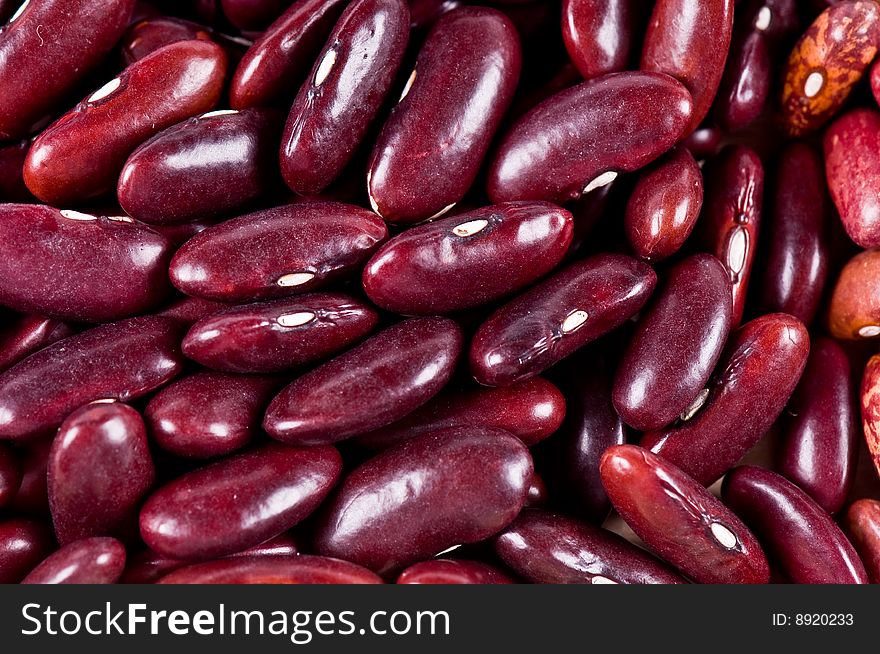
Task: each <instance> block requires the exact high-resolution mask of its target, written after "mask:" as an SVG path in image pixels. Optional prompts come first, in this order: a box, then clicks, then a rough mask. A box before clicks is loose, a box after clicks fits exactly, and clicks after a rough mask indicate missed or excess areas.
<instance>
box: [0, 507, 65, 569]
mask: <svg viewBox="0 0 880 654" xmlns="http://www.w3.org/2000/svg"><path fill="white" fill-rule="evenodd" d="M53 545H54V543H53V541H52V531H51V530H50V529H49V528H48V527H46V525H44V524H43V523H41V522H37V521H36V520H26V519H23V518H12V519H10V520H4V521H0V584H17V583H18V582H20V581H21V580H22V579H24V577H25V576H26V575H27V574H28V573H29V572H30V571H31V570H32V569H33V568H34V567H35V566H36V565H37V564H38V563H39V562H40V561H42V560H43V559H44V558H45V557H46V555H48V554H49V552H51V551H52V550H53V549H54V547H53Z"/></svg>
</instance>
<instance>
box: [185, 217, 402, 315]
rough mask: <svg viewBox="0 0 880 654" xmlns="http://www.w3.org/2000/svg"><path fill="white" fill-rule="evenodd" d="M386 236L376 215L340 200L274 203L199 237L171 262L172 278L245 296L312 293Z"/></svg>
mask: <svg viewBox="0 0 880 654" xmlns="http://www.w3.org/2000/svg"><path fill="white" fill-rule="evenodd" d="M387 236H388V230H387V228H386V227H385V224H384V222H382V220H381V219H380V218H379V217H378V216H376V215H375V214H374V213H372V212H370V211H367V210H365V209H361V208H360V207H355V206H353V205H348V204H341V203H338V202H308V203H303V204H292V205H287V206H283V207H275V208H274V209H267V210H265V211H258V212H257V213H253V214H249V215H247V216H241V217H239V218H233V219H232V220H227V221H226V222H224V223H221V224H219V225H216V226H215V227H210V228H208V229H206V230H205V231H203V232H201V233H199V234H197V235H196V236H194V237H193V238H192V239H191V240H190V241H189V242H188V243H186V244H185V245H184V246H183V247H182V248H180V250H178V252H177V254H176V255H175V256H174V259H172V261H171V270H170V276H171V281H172V283H173V284H174V285H175V286H176V287H177V288H179V289H180V290H181V291H183V292H184V293H187V294H188V295H195V296H198V297H203V298H206V299H209V300H218V301H225V302H241V301H247V300H258V299H264V298H272V297H283V296H286V295H292V294H295V293H301V292H304V291H311V290H314V289H315V288H317V287H319V286H321V285H323V284H325V283H326V282H327V281H330V280H332V279H335V278H339V277H341V276H343V275H346V274H348V273H350V272H352V271H354V270H357V269H359V268H360V267H361V266H362V265H363V264H364V262H366V260H367V259H369V257H370V255H371V254H372V253H373V252H374V251H375V249H376V248H377V247H378V246H379V244H380V243H381V242H382V241H384V240H385V238H387Z"/></svg>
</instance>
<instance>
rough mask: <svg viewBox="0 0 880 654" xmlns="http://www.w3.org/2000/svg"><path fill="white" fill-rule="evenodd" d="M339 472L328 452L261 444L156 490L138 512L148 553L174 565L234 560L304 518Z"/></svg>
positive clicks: (337, 461)
mask: <svg viewBox="0 0 880 654" xmlns="http://www.w3.org/2000/svg"><path fill="white" fill-rule="evenodd" d="M341 471H342V459H341V457H340V456H339V453H338V452H337V451H336V450H335V449H334V448H332V447H312V448H308V449H305V448H298V447H290V446H288V445H281V444H280V443H272V444H269V445H263V446H261V447H259V448H257V449H254V450H251V451H248V452H245V453H243V454H237V455H235V456H233V457H231V458H228V459H225V460H223V461H219V462H217V463H213V464H211V465H209V466H206V467H204V468H199V469H197V470H195V471H193V472H190V473H188V474H185V475H184V476H183V477H180V478H179V479H176V480H175V481H172V482H171V483H169V484H166V485H165V486H163V487H162V488H160V489H159V490H157V491H156V492H155V493H153V494H152V495H151V496H150V498H149V499H148V500H147V501H146V503H145V504H144V506H143V508H142V509H141V516H140V525H141V536H142V537H143V539H144V542H145V543H146V544H147V546H148V547H150V549H152V550H154V551H155V552H158V553H159V554H162V555H164V556H168V557H172V558H176V559H210V558H214V557H218V556H224V555H226V554H232V553H234V552H238V551H240V550H243V549H246V548H248V547H251V546H253V545H257V544H259V543H261V542H263V541H264V540H266V539H268V538H272V537H273V536H277V535H278V534H280V533H281V532H283V531H286V530H288V529H290V528H291V527H293V526H294V525H295V524H297V523H299V522H301V521H302V520H303V519H305V518H306V517H307V516H308V515H309V514H310V513H312V512H313V511H314V510H315V509H316V508H317V507H318V506H319V505H320V503H321V501H322V500H323V499H324V498H325V497H326V496H327V494H328V493H329V492H330V490H331V489H332V488H333V486H334V485H335V484H336V482H337V480H338V479H339V475H340V473H341Z"/></svg>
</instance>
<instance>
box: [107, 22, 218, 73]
mask: <svg viewBox="0 0 880 654" xmlns="http://www.w3.org/2000/svg"><path fill="white" fill-rule="evenodd" d="M193 40H198V41H211V40H212V38H211V30H210V29H209V28H207V27H203V26H202V25H198V24H196V23H191V22H190V21H187V20H182V19H179V18H171V17H168V16H153V17H150V18H145V19H144V20H142V21H138V22H137V23H134V24H133V25H131V26H130V27H129V28H128V30H126V32H125V34H124V35H123V37H122V41H121V42H120V44H119V49H120V51H121V53H122V60H123V62H124V63H125V65H126V66H130V65H131V64H133V63H134V62H136V61H140V60H141V59H143V58H144V57H146V56H147V55H150V54H152V53H154V52H155V51H156V50H158V49H159V48H163V47H165V46H166V45H171V44H172V43H177V42H179V41H193Z"/></svg>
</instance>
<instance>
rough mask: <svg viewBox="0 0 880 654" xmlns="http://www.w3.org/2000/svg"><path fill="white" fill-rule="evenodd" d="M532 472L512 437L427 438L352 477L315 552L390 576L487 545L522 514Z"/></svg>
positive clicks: (324, 520) (466, 430)
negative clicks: (463, 547)
mask: <svg viewBox="0 0 880 654" xmlns="http://www.w3.org/2000/svg"><path fill="white" fill-rule="evenodd" d="M532 472H533V468H532V459H531V456H530V455H529V451H528V449H527V448H526V446H525V445H523V444H522V442H521V441H520V440H518V439H517V438H514V437H513V436H511V435H510V434H508V433H507V432H503V431H501V430H498V429H490V428H486V427H455V428H452V429H444V430H440V431H436V432H432V433H430V434H424V435H422V436H419V437H418V438H414V439H412V440H408V441H405V442H403V443H400V444H398V445H396V446H395V447H393V448H391V449H389V450H386V451H385V452H383V453H381V454H379V455H378V456H377V457H375V458H373V459H370V460H369V461H367V462H366V463H364V464H363V465H361V466H360V467H359V468H357V469H355V470H354V471H353V472H352V473H351V474H349V476H348V477H347V478H346V480H345V481H344V482H343V483H342V486H341V487H340V488H339V492H338V493H337V494H336V495H335V497H334V499H333V500H332V501H331V502H330V504H329V505H328V506H327V507H325V510H324V511H323V513H322V515H321V518H320V522H319V526H318V530H317V532H316V537H315V547H316V549H317V551H318V553H319V554H324V555H326V556H337V557H339V558H343V559H345V560H347V561H353V562H354V563H358V564H360V565H363V566H366V567H367V568H370V569H371V570H374V571H376V572H378V573H379V574H385V573H388V572H391V571H394V570H398V569H400V568H402V567H404V566H406V565H409V564H411V563H415V562H417V561H423V560H425V559H427V558H430V557H432V556H434V555H436V554H437V553H439V552H442V551H444V550H446V549H448V548H449V547H451V546H453V545H459V544H467V543H476V542H479V541H482V540H485V539H487V538H488V537H489V536H491V535H493V534H495V533H497V532H499V531H500V530H502V529H504V527H506V526H507V525H508V524H510V522H511V521H512V520H513V519H514V518H515V517H516V515H517V514H518V513H519V512H520V509H522V507H523V504H524V503H525V500H526V495H527V493H528V489H529V482H530V480H531V478H532ZM401 483H405V486H406V489H405V490H404V489H402V488H401V486H400V485H401ZM401 490H403V492H401Z"/></svg>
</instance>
